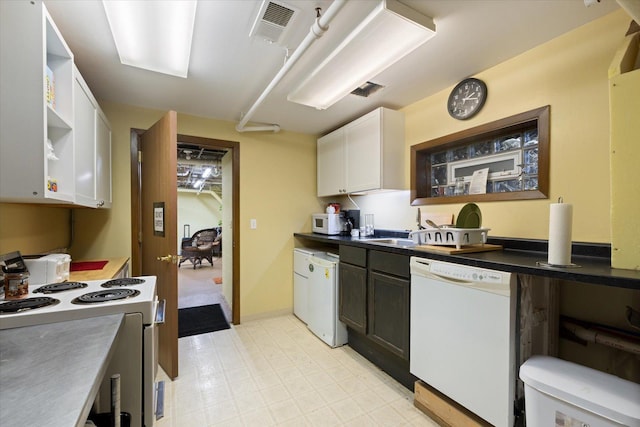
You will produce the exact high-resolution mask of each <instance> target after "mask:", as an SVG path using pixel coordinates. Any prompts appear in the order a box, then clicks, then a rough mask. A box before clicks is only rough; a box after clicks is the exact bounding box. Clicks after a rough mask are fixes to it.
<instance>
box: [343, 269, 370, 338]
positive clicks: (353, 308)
mask: <svg viewBox="0 0 640 427" xmlns="http://www.w3.org/2000/svg"><path fill="white" fill-rule="evenodd" d="M339 272H340V274H339V277H340V278H339V282H340V286H339V288H340V292H339V295H340V299H339V319H340V320H341V321H342V322H344V324H345V325H347V326H349V327H350V328H352V329H354V330H355V331H357V332H360V333H362V334H366V333H367V269H366V268H364V267H358V266H356V265H351V264H345V263H343V262H341V263H340V264H339Z"/></svg>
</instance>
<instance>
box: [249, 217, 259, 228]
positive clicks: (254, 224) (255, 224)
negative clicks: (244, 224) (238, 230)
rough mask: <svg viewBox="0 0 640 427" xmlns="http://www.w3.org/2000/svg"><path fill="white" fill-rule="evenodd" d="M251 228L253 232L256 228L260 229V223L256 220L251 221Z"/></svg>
mask: <svg viewBox="0 0 640 427" xmlns="http://www.w3.org/2000/svg"><path fill="white" fill-rule="evenodd" d="M249 227H251V229H252V230H255V229H256V228H258V221H256V220H255V219H251V221H250V225H249Z"/></svg>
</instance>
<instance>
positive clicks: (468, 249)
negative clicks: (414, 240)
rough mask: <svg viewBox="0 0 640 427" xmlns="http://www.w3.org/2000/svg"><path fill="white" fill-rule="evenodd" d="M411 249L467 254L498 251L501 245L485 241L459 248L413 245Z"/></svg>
mask: <svg viewBox="0 0 640 427" xmlns="http://www.w3.org/2000/svg"><path fill="white" fill-rule="evenodd" d="M412 249H417V250H419V251H425V252H433V253H437V254H447V255H455V254H468V253H472V252H488V251H500V250H502V245H491V244H489V243H485V244H484V245H482V244H477V245H465V246H460V249H458V248H456V247H455V246H439V245H418V246H414V247H413V248H412Z"/></svg>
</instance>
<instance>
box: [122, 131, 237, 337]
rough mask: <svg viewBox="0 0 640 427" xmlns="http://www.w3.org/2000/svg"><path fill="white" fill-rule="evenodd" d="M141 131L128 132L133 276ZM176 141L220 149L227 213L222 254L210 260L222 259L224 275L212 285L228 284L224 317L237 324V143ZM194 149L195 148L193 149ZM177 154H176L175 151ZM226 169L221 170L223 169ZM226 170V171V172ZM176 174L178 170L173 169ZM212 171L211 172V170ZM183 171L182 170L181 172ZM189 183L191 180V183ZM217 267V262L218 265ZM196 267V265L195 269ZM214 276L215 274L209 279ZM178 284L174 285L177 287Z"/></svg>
mask: <svg viewBox="0 0 640 427" xmlns="http://www.w3.org/2000/svg"><path fill="white" fill-rule="evenodd" d="M142 133H144V130H138V129H132V131H131V159H132V160H131V212H132V258H131V271H132V274H133V275H139V274H140V272H141V257H142V254H141V244H140V242H139V238H138V236H139V231H140V230H141V228H142V227H141V224H140V222H141V221H140V213H139V205H140V202H139V201H140V196H141V189H140V165H139V159H138V147H139V137H140V135H141V134H142ZM177 140H178V141H179V145H184V146H191V147H198V148H199V149H203V150H205V151H207V150H208V151H214V152H221V153H222V154H223V155H222V157H221V164H220V165H219V166H221V167H222V170H223V173H229V178H230V182H231V183H230V185H227V186H225V187H226V188H225V187H223V188H222V191H224V194H223V195H222V197H221V199H224V202H225V203H223V204H222V206H223V211H224V209H225V207H224V206H227V208H228V215H225V216H224V217H223V218H222V224H219V225H220V227H219V228H220V229H221V230H222V233H224V237H223V239H224V241H223V242H224V243H223V246H224V249H222V250H223V251H224V252H223V253H224V254H225V255H226V257H220V258H221V259H220V260H215V261H213V264H214V265H215V264H216V262H219V263H220V264H221V262H224V263H225V265H224V268H222V269H221V271H224V275H223V276H222V278H223V279H222V284H221V285H217V284H215V282H212V283H214V285H215V286H224V284H225V281H226V282H227V285H229V289H228V292H227V294H228V296H227V297H225V300H227V302H228V305H229V309H230V313H228V314H227V313H225V314H227V317H228V319H229V320H230V322H231V323H233V324H236V325H238V324H240V257H239V253H240V245H239V239H240V236H239V227H238V223H239V217H240V214H239V212H240V209H239V208H240V172H239V171H240V146H239V143H238V142H237V141H227V140H219V139H212V138H203V137H196V136H190V135H181V134H178V135H177ZM194 151H195V150H194ZM176 155H177V153H176ZM216 165H217V164H216ZM225 169H226V170H227V172H224V170H225ZM229 171H230V172H229ZM177 172H178V173H180V172H179V171H177ZM212 172H213V171H212ZM183 173H184V171H183ZM192 185H193V183H192ZM196 231H198V230H195V229H194V228H193V227H192V228H191V229H190V230H189V232H190V234H194V233H195V232H196ZM184 232H185V230H184V227H182V228H178V236H177V240H178V242H179V245H180V244H181V242H182V239H183V238H184V236H183V234H184ZM179 254H180V247H177V248H176V255H179ZM188 264H190V262H189V261H187V262H184V263H183V264H182V266H180V267H179V270H181V269H185V270H186V269H188V268H192V267H193V265H188ZM203 264H204V265H205V266H206V265H208V261H207V260H205V261H203ZM218 266H219V264H218ZM196 270H198V268H196ZM216 278H218V276H216V277H214V278H213V279H216ZM177 285H178V284H176V286H177ZM176 303H177V302H176Z"/></svg>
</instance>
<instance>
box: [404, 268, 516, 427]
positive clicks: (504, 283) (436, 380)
mask: <svg viewBox="0 0 640 427" xmlns="http://www.w3.org/2000/svg"><path fill="white" fill-rule="evenodd" d="M515 336H516V285H515V275H513V276H512V275H511V274H510V273H506V272H502V271H494V270H486V269H481V268H475V267H469V266H464V265H459V264H452V263H447V262H442V261H434V260H430V259H425V258H418V257H411V332H410V340H411V341H410V371H411V373H412V374H413V375H415V376H416V377H418V378H420V379H421V380H423V381H424V382H426V383H427V384H429V385H430V386H432V387H434V388H435V389H437V390H439V391H440V392H441V393H443V394H445V395H447V396H448V397H449V398H451V399H452V400H454V401H456V402H458V403H459V404H461V405H462V406H464V407H465V408H467V409H468V410H470V411H471V412H473V413H475V414H476V415H478V416H480V417H481V418H483V419H485V420H486V421H488V422H490V423H491V424H493V425H494V426H497V427H512V426H513V423H514V400H515V396H514V393H515V382H516V376H515V373H516V366H515V342H516V339H515Z"/></svg>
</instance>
